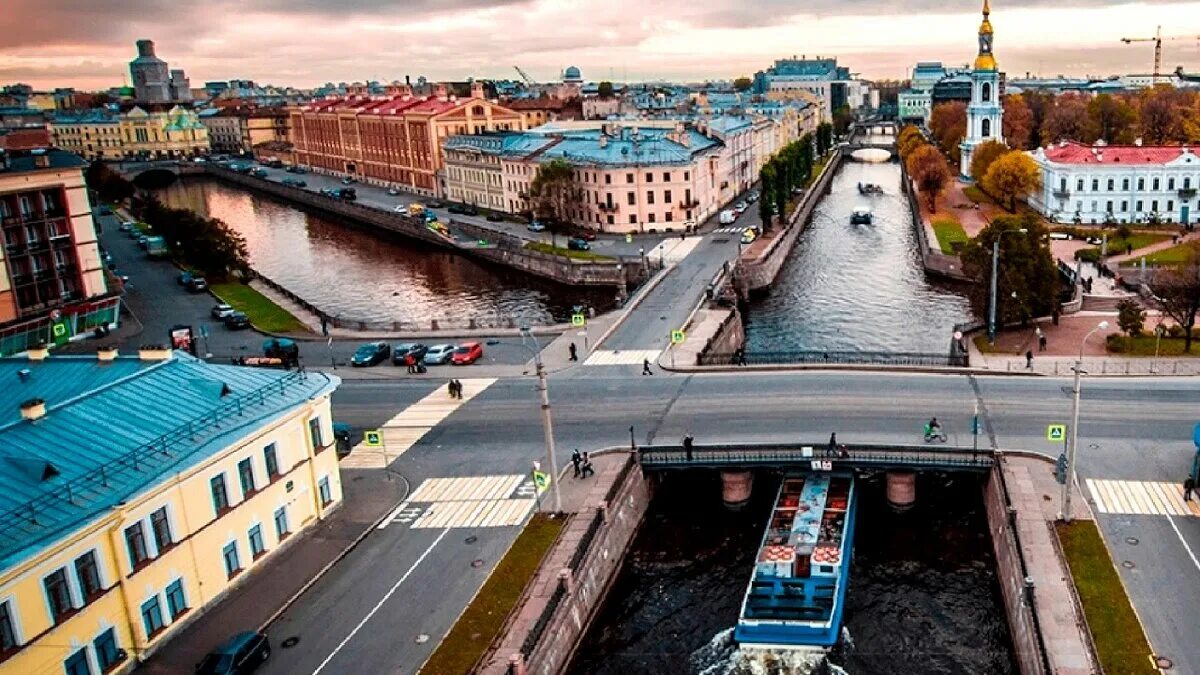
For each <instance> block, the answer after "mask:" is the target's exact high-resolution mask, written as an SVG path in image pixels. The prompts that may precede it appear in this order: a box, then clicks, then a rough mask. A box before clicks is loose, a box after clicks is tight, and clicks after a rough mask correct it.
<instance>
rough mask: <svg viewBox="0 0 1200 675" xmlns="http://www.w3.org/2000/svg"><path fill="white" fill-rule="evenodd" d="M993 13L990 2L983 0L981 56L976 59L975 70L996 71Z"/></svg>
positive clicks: (980, 33) (980, 32) (980, 25)
mask: <svg viewBox="0 0 1200 675" xmlns="http://www.w3.org/2000/svg"><path fill="white" fill-rule="evenodd" d="M991 13H992V8H991V6H990V4H989V0H983V22H982V23H980V24H979V56H977V57H975V70H996V57H994V56H992V22H991V21H989V20H988V15H989V14H991Z"/></svg>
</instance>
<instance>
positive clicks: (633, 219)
mask: <svg viewBox="0 0 1200 675" xmlns="http://www.w3.org/2000/svg"><path fill="white" fill-rule="evenodd" d="M629 224H630V225H636V224H637V216H635V215H633V214H630V215H629Z"/></svg>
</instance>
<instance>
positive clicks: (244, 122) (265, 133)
mask: <svg viewBox="0 0 1200 675" xmlns="http://www.w3.org/2000/svg"><path fill="white" fill-rule="evenodd" d="M198 115H199V118H200V123H201V124H203V125H204V127H205V128H206V129H207V130H208V139H209V145H210V146H211V147H212V150H213V152H227V153H244V152H245V153H249V152H253V151H254V148H256V147H259V146H262V144H264V143H273V144H278V143H284V144H290V142H291V141H290V139H291V133H290V129H291V115H290V113H289V112H288V110H287V109H286V108H242V107H225V108H206V109H204V110H201V111H200V112H199V113H198Z"/></svg>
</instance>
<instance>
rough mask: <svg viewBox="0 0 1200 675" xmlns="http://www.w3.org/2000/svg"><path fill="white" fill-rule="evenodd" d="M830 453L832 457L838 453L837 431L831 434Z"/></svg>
mask: <svg viewBox="0 0 1200 675" xmlns="http://www.w3.org/2000/svg"><path fill="white" fill-rule="evenodd" d="M828 454H829V455H830V456H831V457H832V456H833V455H836V454H837V433H836V432H835V433H832V434H829V451H828Z"/></svg>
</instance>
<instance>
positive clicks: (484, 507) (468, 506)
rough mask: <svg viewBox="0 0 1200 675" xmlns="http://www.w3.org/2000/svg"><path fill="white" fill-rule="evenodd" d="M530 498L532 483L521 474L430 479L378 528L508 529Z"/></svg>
mask: <svg viewBox="0 0 1200 675" xmlns="http://www.w3.org/2000/svg"><path fill="white" fill-rule="evenodd" d="M514 495H515V496H514ZM534 496H535V491H534V487H533V481H531V480H528V479H527V478H526V476H523V475H521V474H502V475H494V476H451V477H446V478H430V479H428V480H426V481H425V482H423V483H421V484H420V485H419V486H418V487H417V489H416V490H415V491H414V492H413V493H412V494H411V495H409V497H408V499H407V500H406V501H405V502H404V503H403V504H401V505H400V506H398V507H397V508H396V509H395V510H394V511H392V513H391V514H389V515H388V517H387V518H385V519H384V520H383V521H382V522H381V523H379V525H378V528H379V529H383V528H385V527H387V526H388V525H390V524H391V523H393V522H400V523H402V524H404V525H408V526H410V527H413V528H419V529H428V528H441V527H509V526H512V525H518V524H520V523H521V521H522V520H524V518H525V516H526V515H527V514H528V513H529V512H530V510H532V509H533V507H534V505H535V504H536V503H537V502H536V500H535V499H534Z"/></svg>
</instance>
